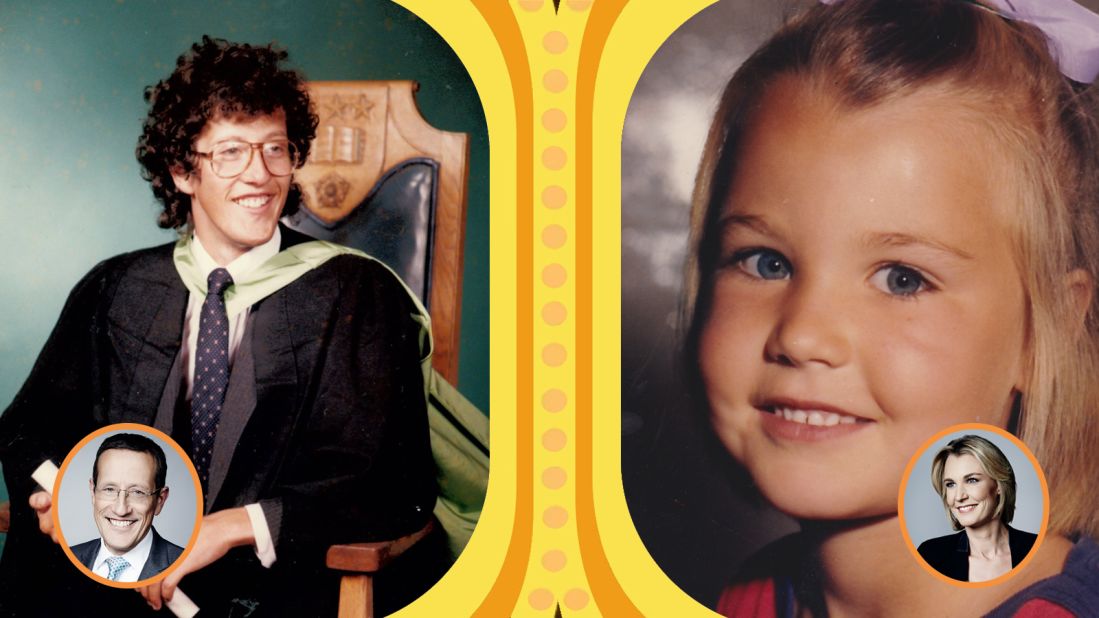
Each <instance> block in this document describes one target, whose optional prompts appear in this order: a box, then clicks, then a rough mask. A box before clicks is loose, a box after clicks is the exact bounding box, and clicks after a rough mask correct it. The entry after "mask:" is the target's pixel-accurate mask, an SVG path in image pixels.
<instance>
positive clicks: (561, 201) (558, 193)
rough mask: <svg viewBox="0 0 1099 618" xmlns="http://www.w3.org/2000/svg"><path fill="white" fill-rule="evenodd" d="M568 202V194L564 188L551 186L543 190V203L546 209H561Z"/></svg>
mask: <svg viewBox="0 0 1099 618" xmlns="http://www.w3.org/2000/svg"><path fill="white" fill-rule="evenodd" d="M566 201H568V194H567V193H565V189H564V187H559V186H557V185H550V186H548V187H546V188H545V189H543V190H542V203H543V204H545V205H546V208H553V209H557V208H560V207H562V206H564V205H565V202H566Z"/></svg>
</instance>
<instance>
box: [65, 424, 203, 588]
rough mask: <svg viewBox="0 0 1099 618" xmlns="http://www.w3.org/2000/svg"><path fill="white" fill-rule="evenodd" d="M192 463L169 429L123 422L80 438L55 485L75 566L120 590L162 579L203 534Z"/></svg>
mask: <svg viewBox="0 0 1099 618" xmlns="http://www.w3.org/2000/svg"><path fill="white" fill-rule="evenodd" d="M200 487H201V486H200V485H199V480H198V475H197V474H196V473H195V468H194V465H192V463H191V460H190V459H189V458H188V457H187V456H186V454H185V453H184V451H183V450H182V449H181V448H180V446H179V445H178V444H176V443H175V441H174V440H172V439H171V438H170V437H168V436H167V435H166V434H164V433H162V432H160V431H158V430H156V429H153V428H152V427H148V426H146V425H138V424H132V423H123V424H116V425H109V426H107V427H103V428H101V429H99V430H97V431H95V432H93V433H91V434H89V435H88V436H86V437H85V438H84V439H83V440H81V441H80V442H79V443H78V444H77V445H76V446H75V447H73V449H72V451H70V452H69V455H68V456H67V457H66V458H65V462H64V463H63V464H62V465H61V470H60V475H59V479H58V481H57V483H56V484H55V486H54V495H53V500H54V504H56V505H57V508H56V509H54V525H55V526H56V529H57V531H58V533H59V535H60V544H61V547H62V548H64V550H65V553H66V554H67V555H68V556H69V559H70V560H71V561H72V563H73V564H74V565H76V567H77V568H79V569H80V570H81V571H82V572H84V574H86V575H88V576H89V577H91V578H93V579H95V580H97V581H99V582H101V583H103V584H106V585H108V586H113V587H116V588H136V587H138V586H145V585H148V584H151V583H155V582H158V581H160V580H161V579H163V578H165V577H167V575H168V573H170V572H171V570H172V569H173V568H174V566H175V565H177V564H179V563H180V561H181V560H182V558H183V557H184V556H185V555H186V554H187V552H188V551H189V548H190V546H191V544H192V542H193V541H194V538H195V536H196V535H197V533H198V525H197V522H198V521H199V517H200V516H201V514H202V492H201V489H200Z"/></svg>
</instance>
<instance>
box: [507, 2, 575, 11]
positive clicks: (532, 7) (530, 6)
mask: <svg viewBox="0 0 1099 618" xmlns="http://www.w3.org/2000/svg"><path fill="white" fill-rule="evenodd" d="M542 4H543V2H542V0H519V6H521V7H523V9H524V10H526V11H537V10H538V9H540V8H542ZM574 8H575V7H574Z"/></svg>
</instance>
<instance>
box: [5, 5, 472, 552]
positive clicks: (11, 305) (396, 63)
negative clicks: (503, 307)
mask: <svg viewBox="0 0 1099 618" xmlns="http://www.w3.org/2000/svg"><path fill="white" fill-rule="evenodd" d="M203 34H209V35H211V36H216V37H222V38H226V39H230V40H234V41H242V42H249V43H267V42H270V41H275V42H277V43H278V44H279V45H281V46H282V47H284V48H286V49H287V50H288V51H289V52H290V63H291V65H293V66H294V67H296V68H298V69H300V70H302V71H303V72H304V73H305V75H306V76H307V77H308V78H309V79H315V80H334V79H413V80H416V81H418V82H419V83H420V91H419V93H418V102H419V104H420V108H421V111H422V112H423V115H424V117H425V118H426V119H427V120H428V122H430V123H431V124H433V125H434V126H436V127H439V128H441V129H446V130H450V131H463V132H467V133H470V134H471V161H470V186H469V214H468V218H467V222H466V256H465V275H464V281H465V284H464V289H463V306H462V340H461V356H460V360H459V370H460V372H459V383H458V387H459V389H460V390H461V391H462V392H463V393H464V394H465V395H466V396H467V397H469V398H470V400H472V401H473V403H474V404H476V405H477V406H478V407H480V408H481V409H482V410H484V411H485V413H486V414H487V413H488V335H489V326H488V320H489V308H488V276H487V275H488V260H489V255H488V138H487V135H486V130H485V120H484V112H483V110H482V108H481V104H480V100H479V98H478V96H477V93H476V91H475V90H474V87H473V83H472V82H471V80H470V78H469V76H468V74H467V73H466V71H465V69H464V68H463V66H462V64H461V63H460V62H459V61H458V58H457V57H456V56H455V55H454V52H453V51H452V50H451V49H450V47H449V46H448V45H447V44H446V43H445V42H444V41H443V40H442V39H441V38H440V37H439V36H438V35H437V34H436V33H435V31H434V30H432V29H431V27H429V26H428V25H427V24H425V23H424V22H423V21H421V20H420V19H419V18H417V17H416V16H415V15H413V14H412V13H410V12H408V11H407V10H405V9H404V8H402V7H400V6H398V5H396V4H392V3H390V2H387V1H385V0H359V1H348V2H335V1H314V2H291V1H286V0H266V1H259V2H244V1H235V0H221V1H216V2H211V1H206V2H203V1H191V2H168V1H158V0H96V1H87V0H79V1H78V0H72V1H66V2H41V1H39V2H30V1H27V2H24V3H18V2H15V1H14V0H0V218H2V225H0V247H2V249H0V252H2V253H0V255H3V257H4V258H6V267H5V268H3V269H2V270H0V289H3V293H2V294H0V317H2V320H0V406H2V407H5V408H6V407H7V405H8V404H9V403H10V402H11V400H12V398H13V397H14V396H15V393H16V391H17V390H18V388H19V387H20V386H21V385H22V383H23V381H24V380H25V379H26V377H27V374H28V373H29V372H30V368H31V365H32V364H33V362H34V359H35V357H36V356H37V354H38V351H39V350H40V349H41V347H42V344H43V343H44V342H45V340H46V337H47V335H48V334H49V331H50V329H51V328H52V326H53V324H54V321H55V320H56V319H57V316H58V313H59V312H60V310H61V306H62V304H63V303H64V300H65V298H66V296H67V295H68V292H69V290H70V289H71V288H72V286H73V285H74V284H75V283H76V282H77V281H78V280H79V279H80V277H81V276H82V275H83V274H84V273H85V272H87V271H88V270H89V269H90V268H91V267H92V266H93V265H94V264H95V263H97V262H98V261H100V260H102V259H104V258H107V257H110V256H112V255H115V254H117V253H121V252H123V251H127V250H131V249H137V248H140V247H147V246H150V245H154V244H160V243H164V242H168V241H170V240H172V239H173V238H174V233H173V232H170V231H164V230H160V229H159V228H158V227H157V226H156V214H157V212H158V205H157V203H156V202H155V201H154V200H153V197H152V193H151V192H150V190H149V187H148V184H147V183H146V182H145V181H143V180H142V179H141V177H140V176H139V173H138V169H139V168H138V165H137V162H136V161H135V159H134V154H133V153H134V146H135V144H136V141H137V136H138V134H139V133H140V130H141V121H142V119H143V118H144V115H145V102H144V100H143V98H142V92H143V90H144V88H145V87H146V86H147V85H150V84H152V83H155V82H156V81H158V80H160V79H162V78H164V77H165V76H167V74H168V73H169V72H170V71H171V69H172V67H173V66H174V65H175V60H176V58H177V57H178V56H179V55H180V54H181V53H182V52H183V51H184V50H185V49H187V48H188V47H189V46H190V45H191V43H193V42H194V41H196V40H198V39H199V38H200V37H201V36H202V35H203ZM5 499H7V494H6V490H5V489H4V488H3V487H2V484H0V500H5ZM3 538H4V535H2V534H0V549H2V547H3Z"/></svg>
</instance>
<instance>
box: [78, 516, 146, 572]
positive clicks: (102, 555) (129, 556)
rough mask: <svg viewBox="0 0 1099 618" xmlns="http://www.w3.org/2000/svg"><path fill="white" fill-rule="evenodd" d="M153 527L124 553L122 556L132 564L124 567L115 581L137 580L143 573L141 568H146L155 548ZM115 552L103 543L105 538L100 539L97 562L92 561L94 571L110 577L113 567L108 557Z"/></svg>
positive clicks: (96, 556)
mask: <svg viewBox="0 0 1099 618" xmlns="http://www.w3.org/2000/svg"><path fill="white" fill-rule="evenodd" d="M152 530H153V529H152V528H149V529H148V530H147V531H146V532H145V538H143V539H141V540H140V541H138V542H137V545H134V546H133V547H131V548H130V551H128V552H126V553H124V554H122V557H123V558H125V559H126V562H129V563H130V566H128V567H126V568H125V569H122V572H121V573H119V574H118V577H117V578H115V581H118V582H136V581H137V578H138V576H139V575H141V569H144V568H145V562H146V561H148V560H149V552H150V551H152V549H153V535H152V534H151V533H152ZM113 557H114V554H112V553H111V552H110V550H108V549H107V546H106V545H104V544H103V539H99V553H98V554H96V555H95V562H93V563H92V573H95V574H96V575H98V576H100V577H102V578H103V579H108V576H109V575H110V573H111V568H110V567H109V566H107V558H113Z"/></svg>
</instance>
